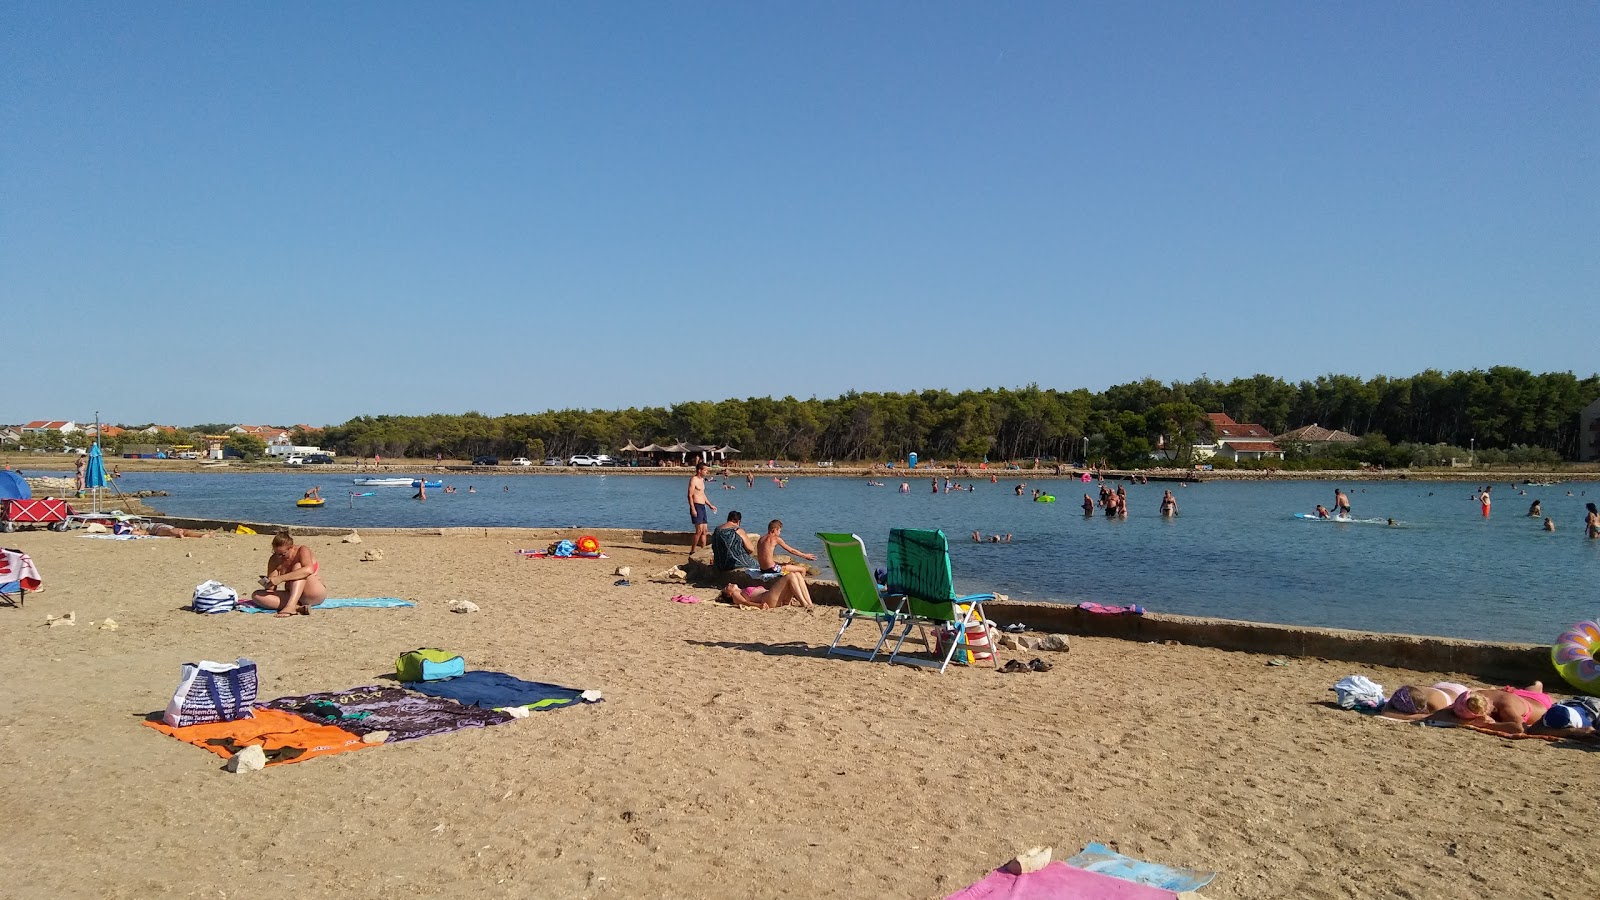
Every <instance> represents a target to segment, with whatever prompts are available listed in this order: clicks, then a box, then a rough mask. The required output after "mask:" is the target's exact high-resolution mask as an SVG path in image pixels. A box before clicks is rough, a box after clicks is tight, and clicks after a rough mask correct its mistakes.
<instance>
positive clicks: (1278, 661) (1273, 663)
mask: <svg viewBox="0 0 1600 900" xmlns="http://www.w3.org/2000/svg"><path fill="white" fill-rule="evenodd" d="M1288 664H1289V661H1288V660H1287V659H1284V658H1283V657H1281V656H1280V657H1278V658H1277V659H1269V660H1267V665H1269V666H1287V665H1288Z"/></svg>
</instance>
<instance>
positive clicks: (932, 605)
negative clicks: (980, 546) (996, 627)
mask: <svg viewBox="0 0 1600 900" xmlns="http://www.w3.org/2000/svg"><path fill="white" fill-rule="evenodd" d="M887 593H888V596H889V597H890V598H891V599H893V598H897V597H898V598H902V599H903V602H904V606H903V607H902V615H903V620H904V622H905V628H904V630H902V631H901V632H900V639H899V640H898V641H896V642H895V645H894V652H892V653H891V654H889V662H891V663H894V662H901V663H905V664H906V665H911V666H920V667H922V668H927V669H937V670H938V671H939V673H940V674H943V673H944V670H945V669H946V668H948V667H949V665H950V660H951V658H952V657H954V656H955V654H956V650H958V649H963V648H966V649H971V650H973V651H974V656H976V657H977V658H979V659H982V658H985V654H986V655H987V659H988V660H989V664H990V665H992V666H994V667H995V668H997V669H998V668H999V667H1000V663H999V661H998V660H997V659H996V654H995V652H994V648H993V647H992V646H988V643H989V642H988V639H987V637H985V639H984V646H982V647H981V648H980V647H976V646H971V645H969V644H968V642H967V634H968V631H967V629H968V627H969V626H973V625H975V624H976V625H978V626H979V627H981V626H982V623H983V622H984V621H985V620H984V616H983V604H984V602H985V601H987V600H993V599H994V594H969V595H967V596H965V597H958V596H956V590H955V583H954V579H953V578H952V576H951V574H950V545H949V543H947V542H946V541H945V537H944V532H942V531H929V530H926V529H921V528H895V529H892V530H890V532H889V586H888V591H887ZM914 627H921V628H922V629H923V631H922V642H923V644H924V646H926V647H927V648H928V651H929V652H930V653H935V655H936V656H937V653H936V652H935V650H934V643H933V642H931V641H929V640H928V636H927V629H928V628H934V629H946V630H950V631H952V632H953V634H952V635H951V638H950V640H949V641H947V644H948V646H947V647H946V648H945V652H944V658H943V659H935V660H933V661H928V660H920V659H912V658H909V657H906V658H902V657H901V656H900V649H901V647H902V645H904V644H905V641H906V636H907V635H909V634H910V633H911V629H912V628H914Z"/></svg>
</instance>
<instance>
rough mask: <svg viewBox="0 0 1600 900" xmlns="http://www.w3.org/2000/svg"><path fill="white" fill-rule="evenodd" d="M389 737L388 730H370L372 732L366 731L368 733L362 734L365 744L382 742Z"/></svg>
mask: <svg viewBox="0 0 1600 900" xmlns="http://www.w3.org/2000/svg"><path fill="white" fill-rule="evenodd" d="M388 739H389V732H387V731H370V732H368V733H366V734H364V735H362V736H361V743H363V744H381V743H383V742H384V741H387V740H388Z"/></svg>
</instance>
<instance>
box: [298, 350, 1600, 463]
mask: <svg viewBox="0 0 1600 900" xmlns="http://www.w3.org/2000/svg"><path fill="white" fill-rule="evenodd" d="M1597 397H1600V376H1597V375H1591V376H1589V377H1587V378H1582V379H1580V378H1578V377H1576V376H1574V375H1573V374H1572V373H1570V372H1554V373H1546V374H1538V375H1536V374H1532V373H1529V372H1527V371H1524V370H1522V369H1513V368H1508V367H1495V368H1491V369H1489V370H1487V371H1479V370H1474V371H1470V372H1451V373H1448V374H1446V373H1442V372H1438V371H1434V370H1429V371H1426V372H1422V373H1420V374H1417V375H1414V376H1411V377H1408V378H1390V377H1388V376H1378V377H1376V378H1371V379H1368V380H1362V379H1359V378H1356V377H1353V376H1348V375H1326V376H1322V377H1319V378H1317V379H1314V380H1312V381H1302V382H1300V383H1298V384H1290V383H1288V382H1286V381H1283V380H1282V379H1280V378H1274V377H1272V376H1268V375H1253V376H1251V377H1249V378H1237V379H1234V380H1232V381H1228V382H1219V381H1211V380H1209V379H1205V378H1202V379H1199V380H1197V381H1192V382H1189V383H1187V384H1185V383H1180V382H1174V383H1172V384H1163V383H1161V382H1158V381H1155V380H1154V379H1145V380H1143V381H1138V382H1133V383H1130V384H1122V385H1113V386H1112V387H1109V388H1107V389H1106V390H1105V391H1102V392H1100V393H1098V394H1094V393H1090V392H1089V391H1087V390H1083V389H1077V390H1058V389H1054V388H1041V387H1040V386H1038V385H1036V384H1030V385H1027V386H1026V387H1022V388H1015V389H1007V388H991V389H986V390H982V391H961V392H959V393H952V392H950V391H944V390H925V391H919V392H914V393H900V394H895V393H859V392H855V391H851V392H850V393H848V394H845V395H843V396H841V397H835V398H832V399H826V400H818V399H814V398H813V399H810V400H796V399H795V398H794V397H783V398H781V399H775V398H772V397H752V398H749V399H745V400H723V401H719V402H708V401H686V402H683V403H679V404H676V405H674V406H672V407H671V408H661V407H647V408H643V409H637V408H636V409H624V410H575V409H568V410H552V411H548V412H542V413H525V414H516V415H507V416H500V417H498V418H491V417H488V416H484V415H483V414H481V413H477V412H469V413H464V414H461V415H432V416H362V417H360V418H356V419H352V420H350V421H349V422H346V423H344V424H343V425H338V426H334V427H332V428H329V429H328V430H327V431H326V432H325V433H324V434H323V435H322V437H321V439H320V443H321V444H322V445H323V446H326V447H330V448H335V449H337V450H338V451H339V452H341V453H344V454H351V455H360V456H372V455H373V454H374V453H381V454H383V455H384V456H393V457H398V456H411V457H431V456H433V455H434V454H435V453H442V454H444V455H445V456H447V457H452V458H456V459H470V458H471V457H473V456H478V455H482V454H493V455H497V456H502V457H511V456H527V457H530V458H533V457H542V456H544V455H546V454H548V455H551V456H560V457H567V456H570V455H572V454H574V453H611V454H615V453H616V452H617V450H618V448H620V447H622V446H623V445H624V444H625V443H627V442H628V441H630V440H631V441H633V442H635V443H637V444H647V443H661V444H670V443H674V442H676V441H680V440H681V441H690V442H694V443H702V444H710V443H718V444H731V445H732V446H734V447H736V448H738V449H739V450H741V451H743V453H744V457H743V458H744V459H767V458H769V457H770V458H777V459H787V460H811V459H836V460H841V461H850V460H877V461H882V460H899V459H904V458H905V456H906V454H907V453H910V452H912V451H916V452H917V453H919V454H921V455H922V457H923V458H924V459H938V460H963V461H967V462H977V461H979V460H981V459H984V458H988V459H990V460H993V461H1000V460H1011V459H1032V458H1033V457H1040V458H1046V457H1054V458H1056V459H1061V460H1072V461H1081V460H1082V459H1083V456H1084V441H1085V438H1087V439H1088V444H1089V453H1088V456H1089V459H1090V461H1092V462H1099V461H1100V460H1101V459H1105V460H1106V461H1107V462H1110V463H1112V464H1115V465H1122V466H1128V465H1151V464H1154V462H1152V461H1151V460H1150V454H1151V453H1152V451H1154V450H1155V448H1156V445H1157V443H1158V441H1160V442H1162V443H1163V449H1162V453H1161V455H1162V456H1163V457H1165V459H1164V460H1162V461H1161V462H1162V463H1164V464H1167V465H1184V464H1187V463H1189V462H1191V461H1193V460H1192V459H1191V454H1192V447H1193V445H1194V443H1196V441H1197V440H1199V439H1200V436H1201V435H1202V434H1203V433H1204V432H1205V430H1206V422H1205V414H1206V413H1209V412H1226V413H1228V414H1229V415H1231V416H1233V417H1234V418H1235V419H1237V420H1238V421H1240V422H1255V423H1258V424H1260V425H1262V426H1264V427H1266V428H1267V429H1268V430H1269V431H1271V432H1272V433H1274V434H1280V433H1282V432H1284V431H1287V430H1289V429H1291V428H1295V427H1298V426H1300V425H1308V424H1318V425H1321V426H1323V427H1325V428H1338V429H1342V430H1344V431H1348V432H1350V433H1352V434H1355V435H1358V436H1362V438H1363V439H1362V441H1361V442H1360V443H1358V444H1355V445H1351V446H1344V447H1337V448H1289V458H1288V459H1286V460H1268V461H1265V462H1264V463H1263V464H1262V465H1263V466H1264V467H1268V468H1344V467H1350V468H1353V467H1356V466H1359V465H1362V464H1367V465H1381V466H1385V467H1403V466H1407V465H1441V464H1443V465H1448V464H1449V463H1448V459H1449V457H1450V456H1451V455H1455V456H1457V457H1458V458H1459V459H1461V460H1466V459H1467V457H1468V456H1470V455H1471V453H1470V452H1469V451H1466V450H1461V449H1460V448H1462V447H1464V446H1467V445H1468V444H1469V443H1471V442H1472V441H1473V440H1476V450H1477V454H1478V457H1479V461H1480V462H1482V461H1483V459H1484V454H1485V453H1487V452H1489V451H1490V450H1491V448H1498V449H1501V450H1503V452H1504V454H1505V455H1504V457H1503V458H1504V459H1505V460H1507V461H1508V462H1509V461H1512V460H1513V458H1515V459H1518V460H1524V459H1525V460H1530V462H1528V463H1526V464H1536V463H1535V462H1533V461H1535V460H1538V461H1543V460H1548V459H1562V458H1571V457H1573V456H1575V455H1576V453H1577V447H1578V433H1577V432H1578V414H1579V412H1580V411H1581V410H1582V409H1583V407H1584V406H1586V405H1587V404H1589V403H1591V402H1593V401H1594V400H1595V399H1596V398H1597ZM1163 439H1164V440H1163ZM535 441H537V442H539V444H538V449H537V450H536V449H535V443H534V442H535ZM1391 441H1393V442H1394V443H1392V444H1391ZM1441 446H1442V447H1443V448H1444V449H1443V450H1441V449H1439V448H1440V447H1441ZM1446 451H1448V452H1446ZM1441 456H1442V458H1443V459H1444V460H1445V461H1444V462H1443V463H1441V462H1439V461H1438V460H1439V459H1441ZM1419 460H1425V461H1423V462H1419ZM1519 464H1521V463H1519Z"/></svg>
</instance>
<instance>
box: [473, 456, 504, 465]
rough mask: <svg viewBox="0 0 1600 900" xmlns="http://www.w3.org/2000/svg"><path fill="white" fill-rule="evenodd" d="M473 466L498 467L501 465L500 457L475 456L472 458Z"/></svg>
mask: <svg viewBox="0 0 1600 900" xmlns="http://www.w3.org/2000/svg"><path fill="white" fill-rule="evenodd" d="M472 464H473V465H475V466H498V465H500V457H498V456H474V457H473V458H472Z"/></svg>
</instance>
